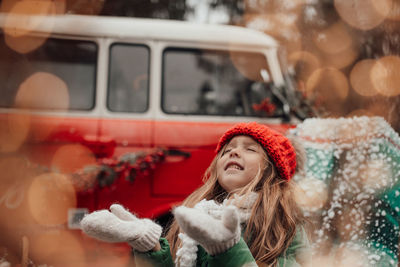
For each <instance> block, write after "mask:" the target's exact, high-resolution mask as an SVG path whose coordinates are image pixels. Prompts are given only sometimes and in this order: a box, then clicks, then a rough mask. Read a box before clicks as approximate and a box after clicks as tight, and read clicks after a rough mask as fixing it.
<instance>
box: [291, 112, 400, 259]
mask: <svg viewBox="0 0 400 267" xmlns="http://www.w3.org/2000/svg"><path fill="white" fill-rule="evenodd" d="M291 133H292V134H294V135H296V136H297V137H298V138H299V139H300V140H302V143H303V144H304V146H305V149H306V152H307V157H308V159H307V164H306V170H305V172H304V174H299V175H297V176H296V177H295V178H294V179H295V181H296V182H297V184H298V187H299V188H300V189H301V190H298V192H297V193H296V198H297V199H301V201H299V204H300V205H301V207H302V209H303V211H304V214H305V215H306V216H307V217H309V219H310V220H311V221H312V222H313V224H314V225H313V227H314V228H313V229H314V230H313V234H312V243H313V248H314V249H313V251H314V254H315V256H316V257H317V258H321V257H326V258H329V257H330V258H332V257H334V258H335V259H336V260H337V261H338V263H339V262H340V263H341V264H344V263H345V262H346V263H350V262H352V263H353V262H355V263H357V264H358V265H359V266H397V255H398V243H399V240H398V237H399V221H400V213H399V212H400V191H399V190H400V181H399V174H400V138H399V135H398V134H397V133H396V132H395V131H394V130H393V129H392V128H391V127H390V125H389V124H388V123H387V122H386V121H385V120H384V119H383V118H380V117H373V118H370V117H356V118H338V119H317V118H313V119H307V120H305V121H304V122H303V123H301V124H299V125H298V126H297V127H296V128H295V129H293V130H291ZM313 184H314V186H312V185H313ZM350 252H351V253H350ZM357 264H356V265H354V266H358V265H357ZM349 266H350V265H349Z"/></svg>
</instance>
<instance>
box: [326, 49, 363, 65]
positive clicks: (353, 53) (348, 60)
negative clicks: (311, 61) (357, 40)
mask: <svg viewBox="0 0 400 267" xmlns="http://www.w3.org/2000/svg"><path fill="white" fill-rule="evenodd" d="M358 54H359V51H358V49H357V48H356V46H350V47H348V48H347V49H345V50H343V51H340V52H338V53H336V54H331V53H321V54H320V58H321V62H322V64H321V65H323V66H325V67H332V68H336V69H342V68H345V67H347V66H349V65H350V64H352V63H353V62H354V61H355V60H356V59H357V57H358Z"/></svg>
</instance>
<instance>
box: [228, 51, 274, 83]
mask: <svg viewBox="0 0 400 267" xmlns="http://www.w3.org/2000/svg"><path fill="white" fill-rule="evenodd" d="M229 54H230V59H231V61H232V63H233V65H234V66H235V68H236V69H237V70H238V71H239V72H240V73H241V74H242V75H243V76H244V77H246V78H247V79H249V80H252V81H262V80H263V79H262V77H261V75H260V71H261V70H263V69H264V70H268V69H269V68H268V65H267V59H266V58H265V57H264V56H263V55H262V54H259V55H257V56H251V57H249V56H248V55H247V54H244V53H241V52H236V51H234V50H231V51H230V53H229ZM269 74H270V73H269ZM270 75H271V74H270ZM270 78H271V79H272V77H270Z"/></svg>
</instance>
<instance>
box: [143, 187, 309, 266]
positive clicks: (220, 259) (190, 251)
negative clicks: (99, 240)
mask: <svg viewBox="0 0 400 267" xmlns="http://www.w3.org/2000/svg"><path fill="white" fill-rule="evenodd" d="M257 196H258V195H257V194H256V193H252V194H250V196H249V197H247V198H246V199H243V198H241V197H238V196H237V195H234V197H233V199H232V200H227V199H226V200H224V202H223V203H222V204H218V203H216V202H215V201H214V200H208V201H207V200H202V201H200V202H199V203H198V204H196V205H195V207H194V209H195V210H198V211H200V212H202V213H205V214H208V215H210V216H211V217H213V218H215V219H218V220H220V219H221V217H222V213H223V211H224V209H226V208H227V207H232V205H235V206H236V207H238V215H239V221H240V223H241V224H242V225H243V224H245V223H246V222H247V220H248V219H249V218H250V215H251V208H252V206H253V203H254V202H255V200H256V199H257ZM192 219H196V217H194V218H192ZM238 230H239V229H238ZM212 231H213V229H210V232H212ZM179 238H180V239H181V241H182V246H181V247H180V248H179V249H178V251H177V253H176V265H177V266H180V267H191V266H243V265H246V266H253V265H254V266H257V265H256V264H255V261H254V258H253V256H252V254H251V252H250V250H249V248H248V246H247V244H246V243H245V242H244V240H243V238H240V235H239V233H238V236H237V240H235V239H236V237H233V238H232V242H227V243H226V245H224V244H221V245H220V246H219V247H218V250H215V248H214V247H215V245H214V246H211V248H212V249H210V248H209V247H208V249H207V247H205V248H206V249H204V248H203V247H202V246H200V245H199V243H198V242H197V241H196V240H193V239H191V238H190V237H189V236H187V235H186V234H184V233H181V234H179ZM160 244H161V250H160V251H157V252H147V253H135V255H137V258H139V259H138V261H140V260H143V259H148V260H149V261H150V262H151V263H152V264H151V265H152V266H153V265H155V266H174V264H173V262H172V256H171V254H170V247H169V244H168V241H167V240H166V239H163V238H162V239H161V240H160ZM207 245H208V244H207ZM307 247H308V240H307V239H306V236H305V234H304V231H301V232H300V233H297V235H296V237H295V239H294V241H293V242H292V244H291V245H290V247H289V249H288V250H287V251H286V253H285V255H284V256H283V257H280V258H279V265H280V266H298V265H297V263H296V260H295V258H296V253H297V252H298V251H299V250H300V248H302V249H306V248H307ZM206 250H207V251H209V252H210V251H211V252H216V253H211V254H212V255H211V254H210V253H207V251H206ZM214 254H216V255H214Z"/></svg>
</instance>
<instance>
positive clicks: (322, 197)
mask: <svg viewBox="0 0 400 267" xmlns="http://www.w3.org/2000/svg"><path fill="white" fill-rule="evenodd" d="M295 199H296V203H298V205H299V206H300V207H301V208H302V209H303V210H305V211H312V212H315V211H317V210H319V209H321V208H322V207H323V206H324V205H325V203H326V202H327V201H328V187H327V186H326V184H325V183H324V182H323V181H321V180H319V179H316V178H313V177H309V178H307V179H302V180H300V181H298V182H297V187H296V190H295Z"/></svg>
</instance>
